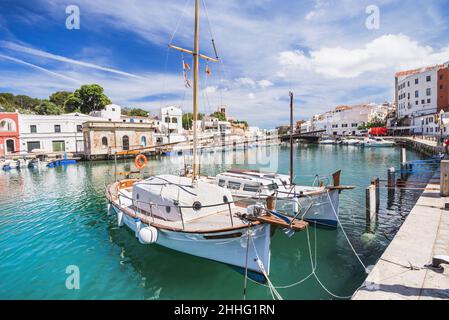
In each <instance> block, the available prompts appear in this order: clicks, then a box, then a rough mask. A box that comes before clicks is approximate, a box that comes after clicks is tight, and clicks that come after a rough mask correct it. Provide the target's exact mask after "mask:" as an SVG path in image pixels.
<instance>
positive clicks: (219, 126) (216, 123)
mask: <svg viewBox="0 0 449 320" xmlns="http://www.w3.org/2000/svg"><path fill="white" fill-rule="evenodd" d="M198 125H199V126H201V130H202V131H203V132H210V133H220V134H227V135H228V134H231V131H232V126H231V123H230V122H229V121H220V120H219V119H218V118H215V117H210V116H209V117H204V118H203V119H202V120H201V122H200V123H199V124H198Z"/></svg>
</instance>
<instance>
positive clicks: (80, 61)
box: [0, 0, 449, 128]
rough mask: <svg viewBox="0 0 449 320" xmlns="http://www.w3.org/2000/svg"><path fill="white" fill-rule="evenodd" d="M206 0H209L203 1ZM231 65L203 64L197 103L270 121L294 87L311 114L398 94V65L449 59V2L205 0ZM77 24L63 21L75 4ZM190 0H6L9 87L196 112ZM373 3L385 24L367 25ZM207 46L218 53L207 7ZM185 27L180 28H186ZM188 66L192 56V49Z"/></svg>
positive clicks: (299, 111) (1, 80)
mask: <svg viewBox="0 0 449 320" xmlns="http://www.w3.org/2000/svg"><path fill="white" fill-rule="evenodd" d="M201 1H202V0H200V2H201ZM205 3H206V7H207V13H208V16H209V21H210V25H211V29H212V33H213V35H214V39H215V42H216V44H217V47H218V50H219V54H220V57H221V58H222V63H220V64H215V63H210V64H209V67H210V68H211V70H212V73H213V74H212V76H211V77H205V73H204V68H205V66H204V64H203V65H202V66H201V79H200V89H201V92H200V111H202V112H206V113H209V112H212V111H214V110H215V109H216V107H217V106H218V105H219V104H221V103H222V104H226V105H227V106H228V110H229V113H230V115H231V116H233V117H234V118H238V119H246V120H248V121H249V122H250V123H251V124H252V125H257V126H261V127H265V128H269V127H274V126H276V125H279V124H282V123H287V122H288V116H289V111H288V91H289V90H293V91H294V92H295V95H296V105H297V108H296V115H297V117H298V118H307V117H310V116H311V115H313V114H317V113H320V112H324V111H326V110H329V109H331V108H333V107H335V106H336V105H339V104H356V103H365V102H379V103H380V102H383V101H385V100H389V101H391V100H392V99H393V83H394V72H396V71H399V70H403V69H408V68H415V67H421V66H426V65H429V64H436V63H443V62H446V61H449V32H448V31H449V23H448V22H447V21H448V18H449V1H447V0H445V1H443V0H434V1H430V0H429V1H413V0H381V1H375V0H370V1H364V0H304V1H299V0H296V1H295V0H283V1H275V0H251V1H249V0H248V1H244V0H215V1H208V0H205ZM68 5H77V6H78V7H79V9H80V14H81V15H80V21H81V24H80V29H79V30H68V29H67V28H66V18H67V16H68V15H67V14H66V7H67V6H68ZM193 5H194V1H193V0H170V1H168V0H167V1H156V0H127V1H125V0H123V1H118V0H96V1H90V0H81V1H62V0H34V1H25V0H14V1H13V0H0V91H7V92H13V93H15V94H28V95H30V96H36V97H40V98H45V97H48V95H49V94H51V93H52V92H54V91H57V90H74V89H76V88H77V87H79V86H80V85H81V84H84V83H98V84H100V85H102V86H103V87H104V88H105V91H106V93H107V94H108V96H109V97H110V98H111V99H112V101H113V102H114V103H117V104H120V105H123V106H128V107H142V108H144V109H146V110H149V111H151V112H152V113H156V112H157V110H158V109H159V107H161V106H163V105H168V104H173V105H178V106H181V107H182V108H183V109H184V110H185V111H190V110H191V108H192V105H191V90H190V89H186V88H185V87H184V84H183V78H182V65H181V60H182V57H181V54H180V53H178V52H176V51H173V50H170V51H168V50H167V44H168V42H169V40H170V38H171V36H172V35H173V33H174V32H175V31H176V32H175V33H174V37H173V41H172V42H173V44H176V45H180V46H183V47H186V48H192V45H193V41H192V35H193ZM369 5H376V6H377V7H378V8H379V10H380V11H379V12H380V20H379V21H380V22H379V29H368V28H367V27H366V25H365V21H366V19H367V18H368V14H367V13H366V8H367V6H369ZM201 12H202V15H201V22H200V34H201V41H200V49H201V51H202V52H203V53H205V54H208V55H211V56H213V55H214V52H213V49H212V45H211V34H210V31H209V24H208V22H207V21H208V19H207V16H206V14H205V12H206V11H205V10H204V7H203V6H201ZM177 26H178V27H177ZM184 58H185V60H186V61H187V62H189V63H190V64H191V58H190V57H187V56H185V57H184Z"/></svg>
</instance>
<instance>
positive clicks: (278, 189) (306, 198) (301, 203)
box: [208, 169, 352, 227]
mask: <svg viewBox="0 0 449 320" xmlns="http://www.w3.org/2000/svg"><path fill="white" fill-rule="evenodd" d="M337 174H338V175H339V172H337V173H335V175H337ZM337 180H339V178H338V179H337V177H336V180H335V181H337ZM208 181H209V182H210V183H214V184H217V185H219V186H220V187H223V188H226V189H228V190H229V191H230V192H231V194H232V195H233V196H234V198H235V199H239V200H242V199H246V200H250V201H249V202H248V203H251V200H253V201H260V200H263V201H265V200H266V199H267V198H268V197H270V196H272V195H274V196H275V199H276V203H277V206H276V209H277V210H280V211H282V212H284V213H286V214H287V215H289V216H297V217H299V218H301V219H304V220H306V221H310V222H314V223H317V224H319V225H322V226H327V227H336V226H337V223H338V208H339V199H340V197H339V194H340V192H341V190H343V189H352V187H342V186H339V183H338V182H334V185H333V186H330V185H328V186H315V187H314V186H300V185H292V184H291V183H290V177H289V176H288V175H283V174H278V173H271V172H261V171H256V170H237V169H233V170H229V171H226V172H223V173H220V174H218V175H217V176H216V177H215V178H208ZM335 184H336V185H335Z"/></svg>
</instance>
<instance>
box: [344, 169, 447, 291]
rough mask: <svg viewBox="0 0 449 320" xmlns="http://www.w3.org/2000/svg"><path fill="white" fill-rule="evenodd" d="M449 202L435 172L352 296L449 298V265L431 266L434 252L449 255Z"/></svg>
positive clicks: (438, 174) (437, 173) (438, 175)
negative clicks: (441, 190) (443, 194)
mask: <svg viewBox="0 0 449 320" xmlns="http://www.w3.org/2000/svg"><path fill="white" fill-rule="evenodd" d="M448 202H449V197H448V198H446V197H441V196H440V172H436V174H435V175H434V176H433V178H432V179H431V180H430V181H429V183H428V185H427V187H426V190H425V191H424V192H423V194H422V195H421V197H420V198H419V200H418V202H417V203H416V205H415V206H414V208H413V210H412V211H411V212H410V214H409V215H408V216H407V218H406V220H405V221H404V223H403V225H402V226H401V228H400V230H399V231H398V233H397V234H396V236H395V237H394V239H393V240H392V241H391V243H390V245H389V246H388V247H387V249H386V250H385V252H384V254H383V255H382V257H381V258H380V259H379V260H378V262H377V263H376V265H375V266H374V267H373V268H372V270H371V272H370V274H369V275H368V277H367V279H366V281H365V283H364V284H363V285H362V287H361V288H360V289H359V290H357V291H356V292H355V293H354V295H353V297H352V299H353V300H429V299H431V300H435V299H449V265H448V264H442V265H441V268H439V269H436V268H432V267H431V266H430V265H431V263H432V257H434V256H435V255H449V210H445V209H444V207H445V204H446V203H448Z"/></svg>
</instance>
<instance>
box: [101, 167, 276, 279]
mask: <svg viewBox="0 0 449 320" xmlns="http://www.w3.org/2000/svg"><path fill="white" fill-rule="evenodd" d="M107 198H108V200H109V201H110V203H111V207H112V208H113V210H114V212H115V214H117V223H118V224H119V226H122V225H126V226H128V227H129V228H130V229H131V230H132V231H133V232H134V233H135V236H136V237H137V238H138V240H139V241H140V242H141V243H142V244H152V243H154V244H158V245H161V246H163V247H166V248H170V249H173V250H177V251H180V252H184V253H187V254H191V255H194V256H198V257H202V258H206V259H210V260H214V261H218V262H222V263H225V264H228V265H231V266H234V267H236V268H238V269H240V270H244V269H245V268H247V269H248V270H249V271H250V272H252V278H254V279H256V280H258V281H261V279H263V276H262V275H261V274H262V272H261V270H260V267H259V263H262V265H263V268H264V269H265V271H266V273H267V274H269V270H270V233H271V226H270V224H266V223H261V222H259V221H253V222H251V221H249V220H247V219H245V218H244V217H245V214H246V213H247V210H246V208H245V207H242V206H237V205H236V203H235V202H234V201H233V197H232V194H231V192H230V191H229V190H226V189H224V188H221V187H218V186H213V185H211V184H210V183H207V182H204V181H202V180H198V181H195V183H194V184H192V179H191V178H187V177H178V176H173V175H159V176H153V177H150V178H148V179H146V180H129V179H128V180H122V181H118V182H116V183H114V184H112V185H110V186H109V187H108V189H107ZM248 235H249V236H250V240H251V241H249V239H248ZM248 244H249V247H248V248H247V245H248Z"/></svg>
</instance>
